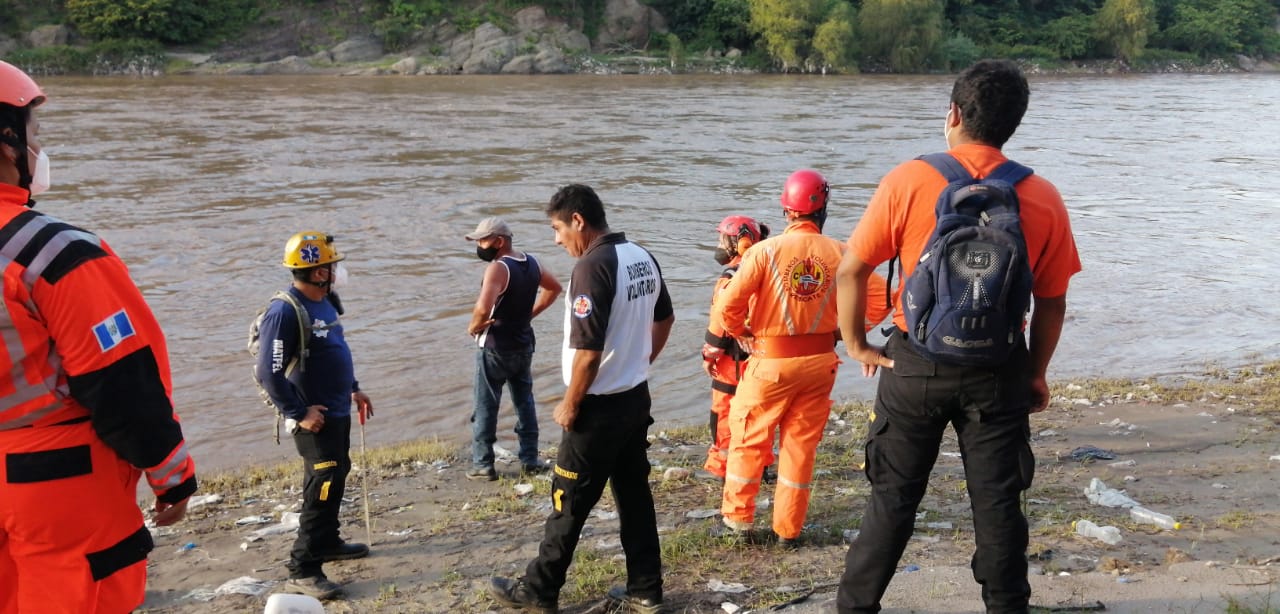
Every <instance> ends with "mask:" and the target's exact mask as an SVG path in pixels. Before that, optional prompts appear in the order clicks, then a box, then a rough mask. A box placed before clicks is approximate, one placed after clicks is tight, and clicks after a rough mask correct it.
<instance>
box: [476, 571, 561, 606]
mask: <svg viewBox="0 0 1280 614" xmlns="http://www.w3.org/2000/svg"><path fill="white" fill-rule="evenodd" d="M489 596H490V597H493V600H494V601H497V602H498V603H500V604H502V605H504V606H507V607H509V608H516V609H517V610H529V611H530V612H537V613H538V614H557V613H558V612H559V611H560V606H558V605H557V604H556V601H557V599H555V598H554V597H553V598H551V599H547V598H544V597H539V596H537V595H535V594H534V593H533V589H531V588H529V585H528V584H525V583H524V579H523V578H516V579H514V580H512V579H510V578H489Z"/></svg>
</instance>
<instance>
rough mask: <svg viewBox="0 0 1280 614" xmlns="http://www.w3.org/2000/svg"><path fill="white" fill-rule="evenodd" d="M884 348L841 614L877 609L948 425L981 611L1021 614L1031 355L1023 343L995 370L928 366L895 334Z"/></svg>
mask: <svg viewBox="0 0 1280 614" xmlns="http://www.w3.org/2000/svg"><path fill="white" fill-rule="evenodd" d="M885 353H886V355H888V356H889V357H890V358H892V359H893V360H894V368H893V369H882V370H881V371H880V383H879V387H878V389H877V391H876V402H875V413H874V419H873V421H872V423H871V425H870V430H869V432H868V435H867V448H866V457H867V458H866V462H867V464H866V475H867V480H868V481H870V482H871V498H870V501H869V502H868V504H867V509H866V512H865V514H864V515H863V518H862V527H861V532H860V533H859V535H858V538H857V540H856V541H854V543H853V544H852V545H850V546H849V552H848V554H847V555H846V557H845V568H844V575H843V577H842V578H841V579H840V589H839V591H838V593H837V599H836V605H837V609H838V611H839V612H841V613H842V614H853V613H862V612H879V611H880V598H881V597H882V596H883V595H884V592H885V589H886V588H887V587H888V586H889V581H890V580H891V579H892V578H893V575H894V571H895V570H896V569H897V564H898V561H899V559H900V558H901V556H902V552H903V550H904V549H905V548H906V545H907V540H908V539H910V537H911V534H912V531H913V530H914V526H915V514H916V509H917V507H918V506H919V504H920V500H921V498H923V497H924V493H925V487H926V486H927V485H928V482H929V473H930V472H931V471H932V470H933V465H934V461H936V460H937V457H938V447H939V445H940V443H941V441H942V434H943V431H944V430H945V429H946V427H947V425H948V424H951V425H952V426H953V428H955V431H956V436H957V438H958V439H959V443H960V453H961V455H962V458H963V460H964V472H965V479H966V480H967V486H968V491H969V500H970V506H971V508H972V510H973V528H974V539H975V541H976V550H975V552H974V555H973V560H972V562H971V567H972V568H973V577H974V580H977V582H978V583H979V584H981V585H982V599H983V601H984V602H985V603H986V606H987V612H991V613H996V612H1000V613H1005V612H1026V611H1027V604H1028V601H1029V599H1030V597H1031V585H1030V584H1029V583H1028V582H1027V559H1026V549H1027V520H1026V517H1025V516H1023V514H1022V508H1021V505H1020V496H1021V494H1022V492H1023V491H1024V490H1026V489H1027V488H1029V487H1030V486H1031V479H1032V475H1033V474H1034V471H1035V458H1034V457H1033V456H1032V454H1031V445H1030V426H1029V421H1028V413H1027V412H1028V409H1029V408H1030V404H1031V401H1030V374H1031V371H1030V360H1029V356H1028V354H1027V350H1026V347H1025V345H1023V346H1020V347H1018V348H1017V349H1015V350H1014V352H1013V354H1012V356H1011V357H1010V359H1009V361H1008V363H1006V364H1005V365H1003V366H1001V367H998V368H994V369H992V368H977V367H962V366H952V365H943V364H935V363H933V362H930V361H929V360H927V359H925V358H923V357H922V356H920V355H919V354H918V353H916V351H915V350H914V349H913V348H912V347H911V342H910V340H908V339H907V338H906V336H905V334H904V333H902V332H901V331H897V332H895V333H894V334H893V335H892V336H891V337H890V338H889V342H888V344H887V346H886V347H885Z"/></svg>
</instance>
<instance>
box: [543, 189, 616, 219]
mask: <svg viewBox="0 0 1280 614" xmlns="http://www.w3.org/2000/svg"><path fill="white" fill-rule="evenodd" d="M575 213H577V214H578V215H580V216H582V221H584V222H586V223H587V225H588V226H590V227H592V228H595V229H597V230H599V229H603V228H608V227H609V222H607V221H606V220H605V217H604V203H602V202H600V197H599V196H596V191H595V190H593V189H591V187H590V186H585V185H582V184H581V183H571V184H569V185H567V186H564V187H563V188H560V189H559V190H556V193H555V195H554V196H552V197H551V201H550V202H548V203H547V217H550V218H555V219H558V220H560V221H562V222H567V221H569V219H570V218H572V217H573V214H575Z"/></svg>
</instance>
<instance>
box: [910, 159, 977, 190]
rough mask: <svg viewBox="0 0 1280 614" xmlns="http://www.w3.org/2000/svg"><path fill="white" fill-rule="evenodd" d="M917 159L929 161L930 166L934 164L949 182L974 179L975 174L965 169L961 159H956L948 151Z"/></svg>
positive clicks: (935, 168)
mask: <svg viewBox="0 0 1280 614" xmlns="http://www.w3.org/2000/svg"><path fill="white" fill-rule="evenodd" d="M916 159H917V160H923V161H924V162H927V163H928V164H929V166H932V167H933V168H934V170H936V171H938V172H939V173H941V174H942V176H943V178H945V179H946V180H947V183H955V182H957V181H960V180H962V179H967V180H970V181H972V180H973V175H972V174H970V173H969V171H967V170H965V168H964V166H963V165H961V164H960V161H959V160H956V159H955V156H952V155H951V154H949V153H947V152H940V153H931V154H926V155H923V156H920V157H919V158H916Z"/></svg>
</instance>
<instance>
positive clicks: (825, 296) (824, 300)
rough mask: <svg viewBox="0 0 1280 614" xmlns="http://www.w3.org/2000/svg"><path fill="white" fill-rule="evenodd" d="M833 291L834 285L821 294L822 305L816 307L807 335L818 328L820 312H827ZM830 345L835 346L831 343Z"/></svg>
mask: <svg viewBox="0 0 1280 614" xmlns="http://www.w3.org/2000/svg"><path fill="white" fill-rule="evenodd" d="M835 289H836V287H835V284H832V285H831V286H829V287H828V288H827V291H826V292H824V293H822V303H820V304H819V305H818V311H817V312H816V313H814V314H813V323H812V324H810V325H809V330H808V331H807V332H808V333H810V334H813V333H815V332H817V331H818V326H819V325H820V324H822V312H824V311H826V310H827V305H828V304H830V303H831V297H833V296H835V294H836V293H835ZM832 345H835V344H834V343H832Z"/></svg>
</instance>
